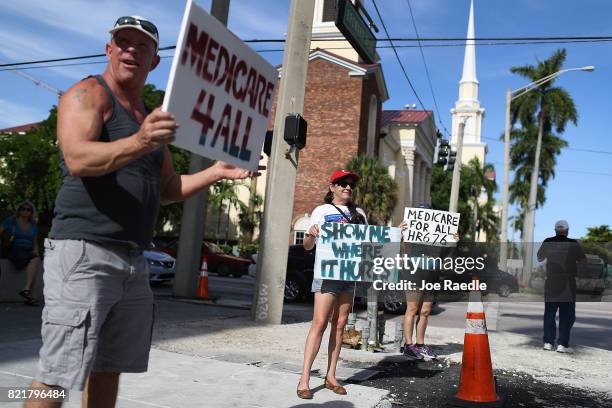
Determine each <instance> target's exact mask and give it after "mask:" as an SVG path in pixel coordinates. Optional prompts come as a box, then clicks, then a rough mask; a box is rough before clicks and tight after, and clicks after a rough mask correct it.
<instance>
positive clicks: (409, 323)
mask: <svg viewBox="0 0 612 408" xmlns="http://www.w3.org/2000/svg"><path fill="white" fill-rule="evenodd" d="M418 311H419V302H414V301H409V302H408V304H407V305H406V313H405V314H404V343H406V344H412V333H413V331H414V319H415V317H416V314H417V313H418Z"/></svg>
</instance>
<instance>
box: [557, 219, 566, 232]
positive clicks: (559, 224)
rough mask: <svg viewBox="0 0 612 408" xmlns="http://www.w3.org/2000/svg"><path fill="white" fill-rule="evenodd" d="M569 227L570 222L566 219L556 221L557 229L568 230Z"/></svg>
mask: <svg viewBox="0 0 612 408" xmlns="http://www.w3.org/2000/svg"><path fill="white" fill-rule="evenodd" d="M568 229H569V224H568V223H567V221H565V220H559V221H557V222H555V231H567V230H568Z"/></svg>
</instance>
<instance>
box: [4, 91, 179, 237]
mask: <svg viewBox="0 0 612 408" xmlns="http://www.w3.org/2000/svg"><path fill="white" fill-rule="evenodd" d="M142 96H143V100H144V102H145V106H146V107H147V109H149V110H153V109H155V108H156V107H157V106H160V105H161V103H162V101H163V98H164V91H161V90H158V89H156V88H155V86H154V85H151V84H147V85H145V87H144V90H143V94H142ZM56 128H57V108H56V107H55V106H54V107H53V108H52V109H51V110H50V112H49V117H48V118H47V119H45V120H44V121H43V122H41V124H40V125H39V126H38V127H36V128H35V129H32V130H30V131H28V132H26V134H24V135H19V134H3V135H0V180H1V182H0V197H2V200H3V201H4V202H5V203H4V204H5V205H6V207H8V208H11V209H12V208H14V207H15V206H16V205H17V204H19V203H20V202H21V201H23V200H25V199H28V200H31V201H32V202H33V203H34V204H35V206H36V209H37V211H38V213H39V219H40V222H39V223H40V224H43V225H42V226H43V227H45V226H47V227H48V226H50V221H51V218H52V214H53V207H54V204H55V197H56V196H57V192H58V191H59V187H60V184H61V172H60V168H59V148H58V144H57V134H56ZM170 152H171V153H172V159H173V162H174V168H175V170H176V171H177V173H179V174H180V173H187V172H188V170H189V153H188V152H187V151H185V150H181V149H178V148H175V147H174V146H170ZM182 209H183V207H182V204H181V203H176V204H171V205H167V206H162V207H161V209H160V213H159V217H158V223H157V228H156V232H157V233H159V232H161V231H162V227H163V226H164V225H165V224H167V223H168V224H170V225H179V224H180V220H181V216H182Z"/></svg>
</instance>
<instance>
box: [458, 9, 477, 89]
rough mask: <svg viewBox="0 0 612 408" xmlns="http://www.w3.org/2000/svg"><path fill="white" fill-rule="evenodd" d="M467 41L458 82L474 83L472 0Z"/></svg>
mask: <svg viewBox="0 0 612 408" xmlns="http://www.w3.org/2000/svg"><path fill="white" fill-rule="evenodd" d="M466 38H467V41H466V43H465V56H464V57H463V75H462V76H461V81H460V83H462V84H463V83H476V84H478V79H476V45H475V41H474V38H476V36H475V35H474V1H473V0H472V2H471V4H470V19H469V21H468V31H467V37H466Z"/></svg>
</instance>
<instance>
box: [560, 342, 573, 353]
mask: <svg viewBox="0 0 612 408" xmlns="http://www.w3.org/2000/svg"><path fill="white" fill-rule="evenodd" d="M573 352H574V349H573V348H571V347H565V346H562V345H560V344H559V345H558V346H557V353H566V354H572V353H573Z"/></svg>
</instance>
